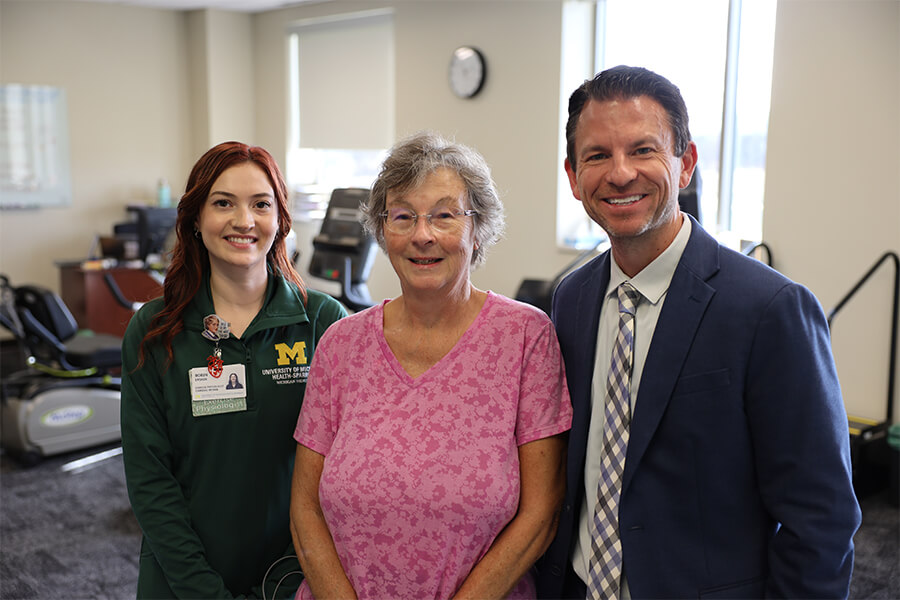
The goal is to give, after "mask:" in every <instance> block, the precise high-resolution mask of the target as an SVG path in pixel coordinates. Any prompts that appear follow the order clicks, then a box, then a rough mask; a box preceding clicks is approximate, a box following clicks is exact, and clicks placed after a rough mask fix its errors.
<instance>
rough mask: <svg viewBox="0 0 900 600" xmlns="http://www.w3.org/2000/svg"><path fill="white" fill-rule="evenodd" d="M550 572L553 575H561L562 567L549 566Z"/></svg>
mask: <svg viewBox="0 0 900 600" xmlns="http://www.w3.org/2000/svg"><path fill="white" fill-rule="evenodd" d="M550 574H551V575H553V576H554V577H562V569H560V568H559V565H553V566H552V567H550Z"/></svg>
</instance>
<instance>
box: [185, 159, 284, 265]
mask: <svg viewBox="0 0 900 600" xmlns="http://www.w3.org/2000/svg"><path fill="white" fill-rule="evenodd" d="M197 229H198V230H199V231H200V235H201V238H202V240H203V245H204V246H206V250H207V251H208V252H209V264H210V268H211V269H213V270H217V269H250V270H262V272H263V273H265V269H266V255H267V254H268V252H269V249H270V248H271V247H272V243H273V242H274V240H275V234H276V233H277V231H278V211H277V209H276V206H275V193H274V192H273V190H272V184H271V183H269V179H268V177H266V173H265V171H263V170H262V169H261V168H260V167H258V166H257V165H255V164H254V163H252V162H246V163H241V164H238V165H235V166H233V167H230V168H228V169H226V170H225V171H223V172H222V174H221V175H219V178H218V179H216V180H215V182H214V183H213V185H212V187H211V188H210V192H209V196H208V197H207V199H206V203H205V204H204V205H203V208H202V209H201V210H200V217H199V218H198V220H197Z"/></svg>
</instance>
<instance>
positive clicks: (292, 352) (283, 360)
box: [275, 342, 306, 367]
mask: <svg viewBox="0 0 900 600" xmlns="http://www.w3.org/2000/svg"><path fill="white" fill-rule="evenodd" d="M275 350H276V351H277V352H278V360H277V361H276V362H277V363H278V366H279V367H283V366H284V365H289V364H291V361H292V360H293V361H295V362H296V363H297V364H298V365H305V364H306V342H294V345H293V346H288V345H287V344H275Z"/></svg>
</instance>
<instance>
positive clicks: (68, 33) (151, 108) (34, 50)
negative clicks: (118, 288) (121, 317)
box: [0, 0, 190, 289]
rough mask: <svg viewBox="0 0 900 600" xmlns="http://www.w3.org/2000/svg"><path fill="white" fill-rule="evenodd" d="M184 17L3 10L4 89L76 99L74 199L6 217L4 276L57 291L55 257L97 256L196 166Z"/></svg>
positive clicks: (72, 6) (30, 6) (36, 6)
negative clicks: (48, 91) (132, 209)
mask: <svg viewBox="0 0 900 600" xmlns="http://www.w3.org/2000/svg"><path fill="white" fill-rule="evenodd" d="M186 41H187V37H186V29H185V19H184V16H183V15H182V14H180V13H176V12H172V11H163V10H147V9H143V10H138V9H134V8H131V7H118V6H108V5H105V4H82V3H55V2H8V1H5V0H4V2H2V3H0V82H2V83H21V84H40V85H51V86H57V87H61V88H64V89H65V90H66V95H67V105H68V121H69V140H70V156H71V173H72V204H71V206H68V207H61V208H45V209H42V210H40V211H2V212H0V272H3V273H7V274H9V275H10V277H11V278H12V280H13V282H17V283H26V282H33V283H40V284H43V285H46V286H49V287H51V288H54V289H56V288H58V278H59V276H58V273H57V269H56V267H55V266H54V261H56V260H60V259H80V258H83V257H84V256H86V254H87V252H88V249H89V247H90V245H91V240H92V237H93V236H94V234H96V233H109V232H111V231H112V224H113V223H115V222H117V221H121V220H124V219H126V218H127V215H126V211H125V206H126V205H128V204H133V203H143V202H149V201H151V200H152V199H153V198H154V197H155V193H156V184H157V180H158V179H159V178H160V177H166V178H167V179H169V180H170V181H172V182H173V189H174V188H175V187H176V185H175V183H174V182H181V181H183V180H184V178H185V176H186V170H187V169H188V168H189V166H190V164H189V161H190V156H189V154H188V144H187V140H188V137H187V135H186V130H187V128H188V126H189V123H190V116H189V104H188V71H187V67H186V63H185V59H184V57H185V56H186V54H187V52H186V50H187V48H186Z"/></svg>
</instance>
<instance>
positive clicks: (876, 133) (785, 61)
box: [763, 0, 900, 420]
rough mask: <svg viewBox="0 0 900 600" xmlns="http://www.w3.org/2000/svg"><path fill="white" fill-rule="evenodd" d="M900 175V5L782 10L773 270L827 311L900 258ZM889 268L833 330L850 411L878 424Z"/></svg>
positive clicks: (797, 5)
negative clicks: (892, 256)
mask: <svg viewBox="0 0 900 600" xmlns="http://www.w3.org/2000/svg"><path fill="white" fill-rule="evenodd" d="M898 166H900V2H896V1H889V2H884V1H880V0H872V1H869V0H850V1H843V2H837V1H833V0H781V1H780V2H779V3H778V14H777V21H776V37H775V64H774V72H773V83H772V109H771V119H770V126H769V146H768V155H767V165H766V199H765V216H764V223H763V231H764V235H765V238H766V240H767V241H768V242H769V244H770V245H771V246H772V249H773V253H774V256H775V261H776V263H777V264H776V267H778V269H779V270H781V271H782V272H784V273H785V274H786V275H788V276H789V277H792V278H793V279H795V280H797V281H800V282H801V283H803V284H805V285H807V286H808V287H809V288H810V289H812V291H813V292H814V293H815V294H816V295H817V297H818V298H819V300H820V301H821V302H822V304H823V305H824V306H825V309H826V310H831V309H832V308H834V307H835V306H836V305H837V303H838V302H839V301H840V300H841V298H842V297H843V296H844V294H846V293H848V292H849V291H850V289H851V288H852V287H853V285H854V284H855V283H856V281H857V280H858V279H859V278H860V277H862V276H863V274H864V273H865V272H866V271H867V270H868V269H869V267H870V266H871V265H872V264H873V263H874V262H875V261H876V260H877V259H878V258H879V257H880V256H881V255H882V254H883V253H884V252H885V251H888V250H893V251H894V252H898V253H900V167H898ZM888 267H889V265H884V266H883V267H882V268H881V269H880V270H879V271H877V272H876V274H875V275H874V276H873V279H872V280H871V281H870V283H868V284H867V285H866V287H864V288H862V290H861V291H860V292H859V294H858V295H857V296H856V297H854V299H853V300H851V302H850V303H848V304H847V305H846V308H844V309H842V310H841V312H840V313H838V314H837V315H836V316H835V319H834V321H833V323H832V325H833V327H832V341H833V346H834V353H835V361H836V362H837V365H838V371H839V375H840V379H841V386H842V388H843V392H844V397H845V400H846V403H847V406H848V407H849V409H850V410H851V411H852V412H855V413H857V414H859V415H861V416H868V417H876V418H883V416H884V414H885V411H886V395H887V371H888V342H889V335H890V324H891V321H890V317H891V309H890V300H891V294H892V291H891V286H892V284H893V277H892V272H891V269H890V268H888ZM897 383H898V386H897V387H898V389H897V390H895V393H894V396H895V410H894V413H895V420H897V419H898V417H900V415H898V414H897V413H898V411H900V405H898V399H900V381H898V382H897Z"/></svg>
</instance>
